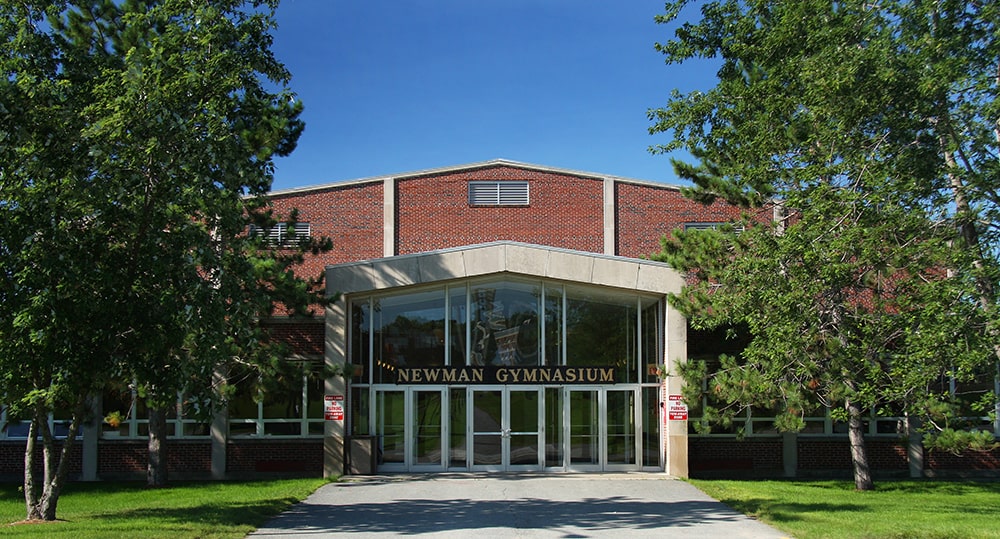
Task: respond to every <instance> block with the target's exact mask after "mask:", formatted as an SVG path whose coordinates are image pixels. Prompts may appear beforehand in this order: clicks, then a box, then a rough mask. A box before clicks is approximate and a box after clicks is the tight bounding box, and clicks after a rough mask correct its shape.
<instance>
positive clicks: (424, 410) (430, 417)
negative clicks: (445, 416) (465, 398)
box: [413, 391, 442, 464]
mask: <svg viewBox="0 0 1000 539" xmlns="http://www.w3.org/2000/svg"><path fill="white" fill-rule="evenodd" d="M413 400H414V406H413V438H414V444H413V462H414V463H416V464H440V463H441V457H442V455H441V434H442V427H441V400H442V397H441V391H414V392H413Z"/></svg>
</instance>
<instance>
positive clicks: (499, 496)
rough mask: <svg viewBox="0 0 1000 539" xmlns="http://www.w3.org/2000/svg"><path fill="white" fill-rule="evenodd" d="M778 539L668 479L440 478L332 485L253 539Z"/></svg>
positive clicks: (368, 480)
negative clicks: (404, 538)
mask: <svg viewBox="0 0 1000 539" xmlns="http://www.w3.org/2000/svg"><path fill="white" fill-rule="evenodd" d="M340 536H350V537H359V538H361V537H366V538H367V537H399V536H419V537H434V538H439V537H455V538H458V537H462V538H466V537H474V536H475V537H480V538H482V539H487V538H488V539H493V538H509V537H532V538H534V537H552V538H557V537H558V538H564V539H566V538H584V537H602V538H612V537H621V538H626V537H627V538H635V537H671V538H672V537H724V538H726V539H743V538H747V539H749V538H770V539H775V538H780V537H787V536H786V535H784V534H782V533H781V532H779V531H777V530H775V529H774V528H771V527H769V526H767V525H765V524H762V523H760V522H758V521H755V520H753V519H750V518H748V517H746V516H744V515H742V514H740V513H737V512H736V511H733V510H732V509H730V508H728V507H726V506H725V505H723V504H722V503H720V502H718V501H716V500H713V499H712V498H709V497H708V496H706V495H705V494H704V493H702V492H701V491H700V490H698V489H696V488H694V487H693V486H691V485H689V484H688V483H685V482H683V481H678V480H675V479H672V478H670V477H668V476H665V475H663V474H632V473H629V474H600V475H591V474H558V475H552V474H548V475H541V474H503V475H497V474H490V475H485V474H484V475H479V474H444V475H441V474H435V475H399V476H396V475H386V476H376V477H366V478H355V479H350V478H348V479H346V480H345V481H343V482H340V483H331V484H329V485H325V486H323V487H321V488H320V489H319V490H317V491H316V492H315V493H313V494H312V495H311V496H309V497H308V498H307V499H306V500H305V501H303V502H302V503H300V504H298V505H295V506H294V507H292V508H291V509H290V510H288V511H286V512H285V513H282V514H281V515H279V516H278V517H276V518H274V519H273V520H271V521H270V522H268V523H267V524H266V525H265V526H264V527H263V528H260V529H259V530H257V531H256V532H254V533H251V534H250V535H249V537H250V538H252V539H263V538H267V537H282V538H309V539H313V538H321V537H340Z"/></svg>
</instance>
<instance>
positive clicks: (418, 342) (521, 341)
mask: <svg viewBox="0 0 1000 539" xmlns="http://www.w3.org/2000/svg"><path fill="white" fill-rule="evenodd" d="M662 310H663V304H662V302H661V301H660V298H658V297H653V296H643V295H641V294H637V293H628V292H622V291H620V290H611V289H606V288H599V287H587V286H582V285H567V284H563V283H558V282H545V281H538V280H529V279H519V278H504V279H480V280H470V281H467V282H457V283H450V284H448V285H441V286H437V287H434V288H422V289H416V290H413V289H410V290H405V291H395V292H393V291H390V292H386V293H380V294H379V293H376V294H373V295H371V296H368V297H358V298H354V299H352V300H351V303H350V312H349V317H350V320H351V324H350V328H349V334H348V343H349V350H348V357H349V358H350V362H351V363H352V364H353V369H352V371H353V376H351V378H350V387H349V392H350V395H351V406H350V408H349V415H348V418H349V422H350V424H349V425H348V429H349V430H348V432H349V434H350V435H375V436H376V440H377V444H378V450H379V455H380V464H382V465H387V467H386V468H384V469H386V470H394V469H408V467H409V466H417V467H420V466H426V465H430V464H432V463H434V464H435V465H437V464H436V463H440V466H442V467H443V468H446V469H470V468H472V467H475V466H482V465H486V466H490V467H492V466H494V465H495V464H497V463H500V462H501V461H505V462H507V463H508V464H510V465H511V466H515V465H532V466H537V467H539V469H542V468H547V469H560V468H580V469H588V468H589V467H591V466H601V465H624V466H643V467H647V468H649V467H659V466H661V463H660V457H659V455H660V453H661V451H660V448H661V445H660V444H661V441H660V438H661V437H660V428H661V426H660V421H659V418H660V416H659V405H658V400H657V398H658V390H659V386H660V378H659V374H660V372H662V359H661V358H662V357H663V349H662V342H663V333H662V332H663V329H662ZM446 366H452V367H490V368H501V367H535V366H566V367H614V383H613V384H611V385H608V386H607V387H606V388H599V387H586V386H574V387H569V386H561V384H558V383H546V384H540V385H539V386H538V391H537V393H534V392H531V393H530V394H529V393H512V391H514V389H516V388H517V387H518V386H516V385H515V386H509V388H510V389H505V390H503V391H497V390H496V388H495V387H491V388H486V387H477V386H475V385H474V384H473V385H466V384H454V385H451V386H450V387H449V386H440V388H426V389H422V388H421V387H420V386H409V385H405V384H404V385H397V383H396V376H397V370H398V369H400V368H408V369H412V368H434V367H446ZM520 387H524V386H520ZM491 398H492V400H491ZM532 398H534V399H537V403H536V404H535V406H534V407H526V406H524V402H522V401H524V400H525V399H532ZM504 402H507V403H508V404H507V405H503V403H504ZM491 404H493V405H495V406H493V407H490V405H491ZM515 404H516V406H515ZM526 408H527V409H531V408H533V409H534V410H537V416H535V415H531V417H528V416H526V415H524V414H525V413H526V412H524V409H526ZM432 412H433V413H432ZM529 415H530V414H529ZM432 416H433V417H432ZM529 420H530V421H534V423H531V424H529V423H530V421H529ZM526 421H529V423H525V422H526ZM487 422H490V425H487V424H486V423H487ZM505 422H506V423H505ZM518 422H519V423H520V424H518V425H514V423H518ZM494 423H495V424H494ZM512 427H516V428H512ZM542 429H543V430H542ZM518 432H523V434H520V435H517V436H520V437H521V438H516V439H509V438H514V437H515V434H516V433H518ZM536 433H537V434H536ZM501 441H502V443H501ZM538 444H543V445H544V446H543V447H538V448H537V450H535V449H532V448H533V447H537V446H538ZM494 446H496V447H494ZM504 447H505V448H507V449H503V451H505V452H508V453H511V452H513V450H514V449H515V448H517V449H518V451H517V452H516V453H517V454H516V455H514V454H506V455H504V454H502V453H499V452H498V451H501V448H504ZM535 455H537V457H536V456H535ZM505 458H506V460H504V459H505Z"/></svg>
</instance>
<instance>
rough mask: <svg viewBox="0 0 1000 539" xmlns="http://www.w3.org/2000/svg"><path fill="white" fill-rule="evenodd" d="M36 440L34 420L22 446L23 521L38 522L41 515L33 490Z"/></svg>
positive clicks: (36, 494)
mask: <svg viewBox="0 0 1000 539" xmlns="http://www.w3.org/2000/svg"><path fill="white" fill-rule="evenodd" d="M37 438H38V423H37V422H36V421H35V419H34V418H32V419H31V424H30V425H29V426H28V442H27V443H26V444H25V446H24V507H25V513H26V515H25V517H24V518H25V519H27V520H40V519H41V518H42V513H41V511H40V509H39V507H38V492H37V491H36V489H35V440H36V439H37Z"/></svg>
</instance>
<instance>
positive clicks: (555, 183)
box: [0, 160, 997, 479]
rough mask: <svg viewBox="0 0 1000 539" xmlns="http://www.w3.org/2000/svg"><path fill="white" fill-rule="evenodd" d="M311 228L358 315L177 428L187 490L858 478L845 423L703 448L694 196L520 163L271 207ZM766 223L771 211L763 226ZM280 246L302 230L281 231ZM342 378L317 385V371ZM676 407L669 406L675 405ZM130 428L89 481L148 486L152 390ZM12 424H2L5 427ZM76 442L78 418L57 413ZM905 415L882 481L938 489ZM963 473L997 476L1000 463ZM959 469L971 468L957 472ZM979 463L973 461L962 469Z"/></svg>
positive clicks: (286, 199) (321, 190)
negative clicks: (327, 245) (232, 484)
mask: <svg viewBox="0 0 1000 539" xmlns="http://www.w3.org/2000/svg"><path fill="white" fill-rule="evenodd" d="M272 199H273V202H274V204H275V206H276V209H277V210H278V211H279V212H280V213H285V214H287V212H288V211H290V210H291V209H293V208H295V209H297V210H298V214H297V215H298V220H299V222H298V223H296V224H295V226H294V229H295V232H296V233H300V234H304V233H307V234H311V235H313V236H325V237H329V238H331V239H332V240H333V245H334V248H333V250H332V251H330V252H329V253H326V254H323V255H321V256H317V257H312V258H309V259H307V260H306V262H305V264H304V265H303V267H302V268H301V271H302V272H303V273H304V274H305V275H319V274H321V273H322V274H325V277H326V284H327V289H328V292H329V293H330V294H340V295H341V297H340V300H339V301H337V302H335V303H334V304H333V305H332V306H331V307H329V308H328V309H327V311H326V313H325V314H324V315H323V316H318V317H315V318H312V319H304V318H295V319H289V318H280V317H279V318H276V319H273V320H270V321H268V322H267V324H268V326H269V328H270V330H271V332H272V334H274V335H275V336H277V337H278V338H280V339H283V340H284V341H286V342H289V343H291V344H292V349H293V354H292V357H290V358H289V360H291V361H296V362H298V363H299V364H301V365H302V376H301V378H300V379H299V378H295V377H293V379H288V380H282V381H281V382H280V383H279V384H278V385H277V386H276V387H274V388H272V389H271V390H269V391H268V392H267V393H265V394H264V395H263V396H262V397H261V396H260V395H250V394H248V393H240V394H237V395H236V396H235V397H234V398H233V399H232V401H231V402H230V404H229V406H228V409H227V410H226V412H225V413H220V414H216V415H215V416H214V417H213V419H212V420H211V421H210V422H207V423H206V422H201V421H199V420H197V419H193V418H189V417H186V416H185V415H184V406H183V403H180V404H179V406H178V414H176V417H173V418H172V419H171V421H173V425H174V436H173V437H172V438H171V439H170V441H169V443H170V445H171V460H170V463H169V466H170V470H171V474H172V475H173V476H174V477H199V478H200V477H206V476H211V477H215V478H236V477H254V476H261V475H320V474H324V475H335V474H340V473H344V472H348V473H368V472H371V471H378V472H394V471H407V472H442V471H459V470H461V471H508V470H510V471H524V470H530V471H539V472H562V471H628V470H645V471H665V472H667V473H670V474H674V475H678V476H686V475H688V474H693V475H713V474H716V475H721V474H725V475H740V476H748V475H750V476H762V477H763V476H796V475H799V476H804V475H812V474H822V475H830V474H838V473H849V471H850V460H849V457H848V455H849V453H848V445H847V439H846V434H845V432H844V430H843V429H842V428H841V425H838V424H837V423H836V422H834V421H832V420H831V419H830V418H829V417H819V418H809V419H810V421H809V422H808V425H809V426H808V428H807V429H806V431H804V432H803V433H800V434H798V435H789V434H784V435H783V434H779V433H777V432H774V431H773V428H772V427H771V426H770V424H769V422H768V420H767V418H757V417H753V418H750V417H748V418H747V422H746V424H745V425H744V428H745V432H746V438H745V439H737V437H736V436H735V432H734V431H727V432H722V431H719V432H715V433H713V434H709V435H695V434H689V432H688V430H689V425H688V423H689V422H688V421H687V420H686V411H685V407H684V404H683V403H682V402H680V401H678V400H677V398H678V397H679V394H680V386H681V381H680V379H679V378H678V377H676V376H673V375H672V374H673V373H672V372H671V367H672V366H673V365H674V364H675V363H676V362H678V361H685V360H686V359H687V358H688V357H696V356H698V355H704V354H706V353H711V351H712V350H714V349H715V348H716V347H717V344H718V342H717V340H718V338H717V337H715V336H713V335H710V334H701V333H697V332H689V331H688V329H687V326H686V322H685V320H684V319H683V318H682V317H681V316H680V315H679V314H678V313H677V312H676V311H674V310H673V309H672V308H670V307H669V305H668V304H667V302H666V295H667V294H668V293H671V292H676V291H679V290H680V288H681V286H682V285H683V276H681V275H679V274H678V273H677V272H675V271H674V270H672V269H671V268H670V267H668V266H666V265H664V264H661V263H657V262H652V261H649V260H646V259H644V258H643V257H644V256H645V255H648V254H651V253H654V252H656V251H658V250H659V239H660V237H661V236H663V235H664V234H669V233H670V231H671V230H674V229H679V228H685V227H706V226H714V225H715V224H718V223H723V222H727V221H730V220H733V219H735V218H736V217H737V216H738V211H737V210H736V209H735V208H733V207H730V206H726V205H724V204H715V205H712V206H708V207H705V206H702V205H699V204H696V203H694V202H691V201H689V200H687V199H685V198H684V197H683V196H681V193H680V191H679V189H678V188H677V187H674V186H669V185H665V184H661V183H655V182H646V181H638V180H632V179H626V178H618V177H614V176H607V175H602V174H594V173H589V172H580V171H574V170H564V169H556V168H551V167H544V166H537V165H529V164H524V163H517V162H512V161H506V160H495V161H488V162H483V163H475V164H470V165H463V166H455V167H446V168H439V169H433V170H424V171H418V172H413V173H408V174H400V175H394V176H385V177H376V178H366V179H361V180H356V181H347V182H338V183H333V184H327V185H317V186H311V187H304V188H297V189H290V190H285V191H278V192H274V193H272ZM765 217H766V216H765ZM269 233H272V234H273V233H290V231H289V230H286V229H281V230H275V231H269ZM322 364H326V365H329V366H332V367H337V368H341V369H343V370H344V372H345V373H346V375H345V376H334V377H332V378H325V379H324V378H322V377H317V376H314V375H311V373H313V374H314V373H315V372H317V368H318V366H319V365H322ZM672 397H673V398H672ZM109 410H122V411H125V410H127V412H126V413H124V414H123V415H124V419H123V421H122V423H120V424H118V425H114V426H112V425H109V424H107V423H105V424H103V425H89V426H86V427H85V428H84V435H83V439H82V441H81V444H80V446H79V448H78V450H77V452H76V453H75V454H74V461H73V466H74V474H75V475H76V476H77V477H80V478H82V479H102V478H118V477H135V476H142V474H143V473H144V471H145V466H146V454H145V451H146V445H145V444H146V441H145V434H146V423H145V417H144V415H145V414H144V411H143V410H142V406H141V402H139V401H138V400H137V399H135V396H134V395H129V394H127V392H126V393H124V394H121V393H120V394H106V395H104V396H103V399H102V402H101V409H99V410H95V412H97V417H103V415H104V414H105V413H107V412H108V411H109ZM4 419H5V418H2V417H0V421H2V420H4ZM53 425H54V427H55V428H56V431H57V433H58V430H59V428H60V425H61V423H60V420H59V418H58V417H56V418H53ZM898 425H899V420H898V418H872V421H870V431H869V441H868V443H869V448H870V452H871V454H872V461H873V465H874V467H875V470H876V473H880V472H881V473H887V474H899V475H914V476H919V475H933V474H935V473H940V472H943V471H946V470H954V469H962V468H963V465H962V464H961V462H962V461H960V460H959V461H956V459H954V458H944V457H942V456H937V457H930V458H925V456H924V454H923V451H922V450H921V448H920V446H919V440H918V439H915V438H914V439H904V438H901V437H900V434H899V433H900V429H899V426H898ZM22 427H23V425H17V424H13V423H12V424H10V425H5V428H4V429H3V431H2V434H0V476H6V477H20V473H21V472H20V468H19V466H23V455H22V453H23V448H24V441H23V436H24V433H23V432H22V430H24V428H22ZM974 460H975V462H974V463H973V464H971V465H966V466H965V468H969V467H971V468H973V469H995V468H996V467H997V454H996V453H993V454H986V455H978V456H977V459H974ZM956 462H958V464H956ZM964 462H967V463H968V462H970V461H964Z"/></svg>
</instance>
